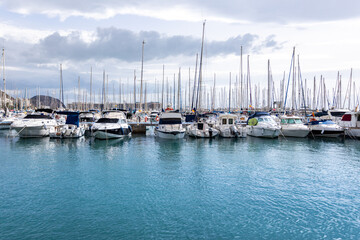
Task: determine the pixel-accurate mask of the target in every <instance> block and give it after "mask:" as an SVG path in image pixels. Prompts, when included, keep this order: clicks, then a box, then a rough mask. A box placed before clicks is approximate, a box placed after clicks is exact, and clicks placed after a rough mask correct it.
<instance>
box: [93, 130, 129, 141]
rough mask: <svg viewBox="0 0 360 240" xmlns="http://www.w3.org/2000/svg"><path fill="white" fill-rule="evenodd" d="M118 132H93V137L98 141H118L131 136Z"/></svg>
mask: <svg viewBox="0 0 360 240" xmlns="http://www.w3.org/2000/svg"><path fill="white" fill-rule="evenodd" d="M118 132H119V131H117V130H97V131H94V132H93V136H94V137H95V138H96V139H101V140H107V139H118V138H125V137H128V136H131V133H128V134H121V133H118Z"/></svg>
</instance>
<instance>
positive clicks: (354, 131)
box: [345, 128, 360, 138]
mask: <svg viewBox="0 0 360 240" xmlns="http://www.w3.org/2000/svg"><path fill="white" fill-rule="evenodd" d="M345 135H346V136H348V137H350V138H360V128H347V129H345Z"/></svg>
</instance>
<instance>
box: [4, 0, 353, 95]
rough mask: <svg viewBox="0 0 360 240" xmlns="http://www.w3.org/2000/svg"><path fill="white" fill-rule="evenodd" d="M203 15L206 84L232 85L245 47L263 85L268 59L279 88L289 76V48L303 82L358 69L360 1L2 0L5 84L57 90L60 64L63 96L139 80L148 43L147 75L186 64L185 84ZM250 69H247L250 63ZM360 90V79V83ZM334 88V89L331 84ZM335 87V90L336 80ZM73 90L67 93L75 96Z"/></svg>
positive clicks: (151, 80)
mask: <svg viewBox="0 0 360 240" xmlns="http://www.w3.org/2000/svg"><path fill="white" fill-rule="evenodd" d="M205 19H206V28H205V47H204V60H203V61H204V79H205V84H207V85H212V81H213V80H212V79H213V74H214V73H216V76H217V84H218V86H222V85H224V86H225V85H226V86H227V84H228V81H229V80H228V79H229V73H230V72H231V73H232V75H233V76H236V75H238V74H239V62H240V56H239V55H240V46H243V51H244V59H246V57H245V56H246V55H250V70H251V79H252V82H253V83H258V84H259V83H260V84H262V83H263V84H264V85H265V84H266V81H267V80H266V79H267V77H266V74H267V61H268V59H270V61H271V68H272V72H273V78H274V81H275V84H278V82H279V81H280V79H282V76H283V73H284V71H286V72H287V73H288V69H289V66H290V60H291V54H292V48H293V47H294V46H295V47H296V52H297V54H299V55H300V65H301V69H302V75H303V78H307V79H313V78H314V76H316V77H317V78H320V75H323V76H324V77H325V79H326V80H327V81H328V82H329V83H328V84H329V85H330V84H332V83H334V82H335V79H336V75H337V71H340V73H341V74H342V76H343V79H345V80H346V81H347V80H348V79H349V75H350V69H351V68H353V71H354V72H353V77H354V79H355V80H357V79H359V75H360V57H359V56H360V31H359V30H360V2H359V1H355V0H343V1H335V0H318V1H310V0H303V1H289V0H272V1H268V0H257V1H243V0H236V1H234V0H229V1H220V0H208V1H200V0H191V1H190V0H183V1H172V0H170V1H159V0H148V1H138V0H132V1H124V0H103V1H93V0H73V1H69V0H63V1H49V0H32V1H24V0H0V45H1V46H4V47H5V55H6V80H7V88H9V89H13V90H14V89H19V90H23V89H25V88H27V89H28V91H29V92H30V95H34V94H35V90H34V89H36V88H37V87H40V88H41V89H43V90H42V91H50V92H51V94H56V95H58V90H57V87H58V85H59V64H60V63H62V64H63V78H64V88H65V89H66V91H67V94H69V95H71V91H73V89H74V88H75V87H77V79H78V77H80V79H81V80H80V82H81V87H82V88H83V89H85V88H88V87H89V78H90V68H91V67H92V69H93V79H94V85H95V86H94V89H98V90H96V91H97V92H98V91H99V89H100V87H101V82H102V72H103V70H105V71H106V73H107V74H108V76H109V81H110V84H114V85H115V84H116V87H117V86H118V84H119V81H120V79H121V82H122V83H123V84H127V83H128V82H129V83H132V81H133V75H134V70H136V73H137V78H138V79H140V68H141V46H142V41H143V40H145V42H146V43H145V51H144V59H145V62H144V80H145V81H146V82H148V83H149V84H153V83H155V79H157V81H158V82H159V81H160V79H162V66H163V64H164V65H165V77H166V78H169V79H172V78H173V75H174V73H177V72H178V71H179V68H180V67H181V71H182V76H183V77H182V79H183V81H184V83H185V82H186V81H187V79H188V76H189V68H190V71H191V74H190V75H191V77H193V75H194V73H193V72H194V69H195V60H196V54H197V53H199V52H200V47H201V33H202V22H203V21H204V20H205ZM244 69H246V66H245V64H244ZM359 86H360V85H359ZM329 87H330V86H329ZM331 87H332V86H331ZM72 96H73V95H71V96H69V98H71V97H72Z"/></svg>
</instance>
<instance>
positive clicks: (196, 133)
mask: <svg viewBox="0 0 360 240" xmlns="http://www.w3.org/2000/svg"><path fill="white" fill-rule="evenodd" d="M188 134H189V136H190V137H194V138H214V137H216V136H217V135H219V131H218V130H216V129H214V130H213V131H212V133H210V132H209V131H202V130H193V129H191V130H189V132H188Z"/></svg>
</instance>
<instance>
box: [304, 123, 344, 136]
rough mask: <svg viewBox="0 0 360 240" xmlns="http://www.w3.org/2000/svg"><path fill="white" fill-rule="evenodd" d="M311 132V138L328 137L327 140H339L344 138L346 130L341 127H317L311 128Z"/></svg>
mask: <svg viewBox="0 0 360 240" xmlns="http://www.w3.org/2000/svg"><path fill="white" fill-rule="evenodd" d="M310 129H311V132H310V133H309V137H313V138H317V137H326V138H338V137H341V136H344V130H343V129H342V128H340V127H336V126H334V127H331V126H327V125H317V126H312V127H310Z"/></svg>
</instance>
